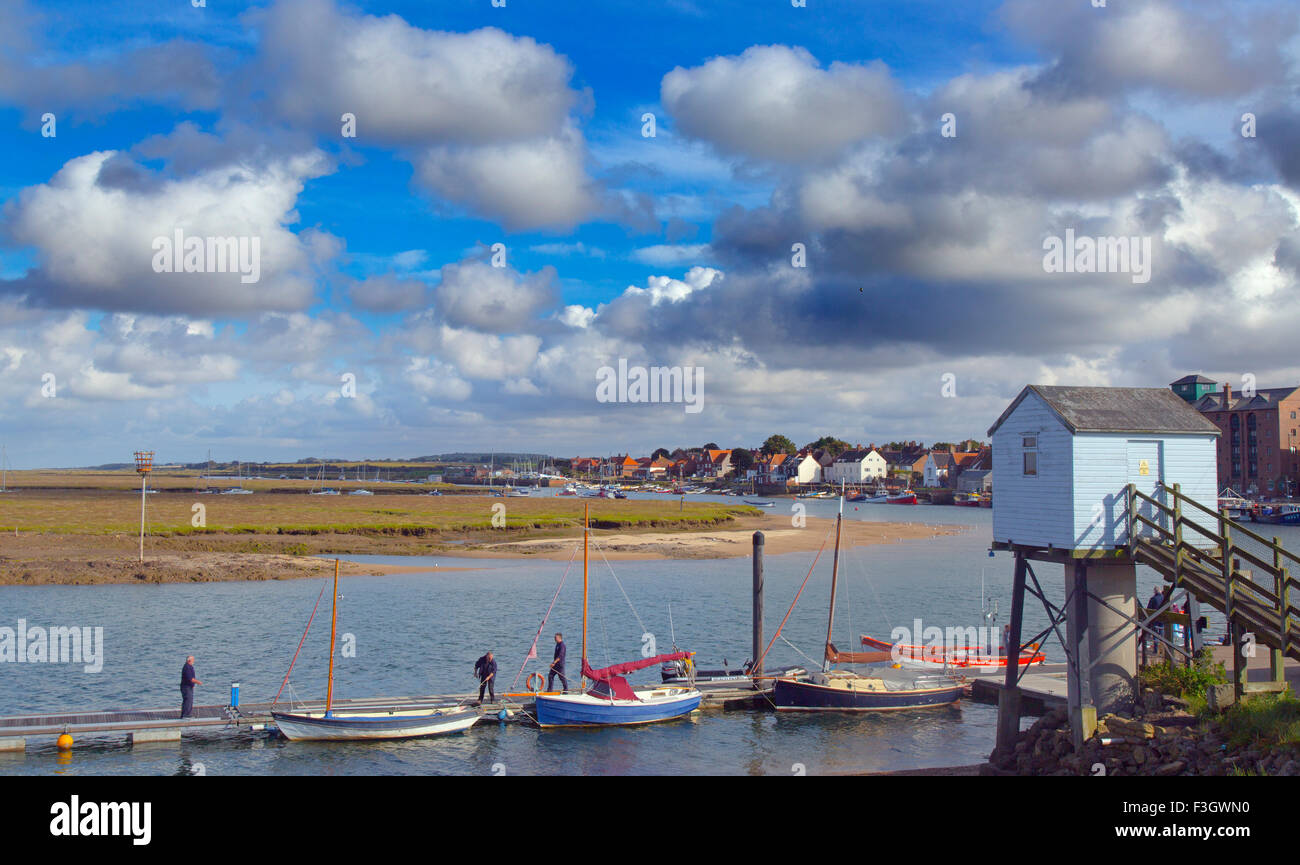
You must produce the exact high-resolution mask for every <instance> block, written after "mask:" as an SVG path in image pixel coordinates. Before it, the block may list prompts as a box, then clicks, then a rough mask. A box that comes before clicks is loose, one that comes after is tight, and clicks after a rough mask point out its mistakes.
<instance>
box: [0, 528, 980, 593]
mask: <svg viewBox="0 0 1300 865" xmlns="http://www.w3.org/2000/svg"><path fill="white" fill-rule="evenodd" d="M834 525H835V521H834V520H833V519H830V518H825V517H808V518H807V520H806V527H804V528H794V527H791V526H790V525H789V522H788V521H787V520H785V519H780V520H773V519H771V516H770V515H762V516H752V517H751V516H743V517H737V518H735V519H734V520H732V521H730V522H729V523H728V524H727V525H726V527H699V526H696V527H691V528H686V529H683V530H681V531H667V530H664V529H662V528H647V529H627V528H622V529H606V530H596V529H593V530H592V533H591V537H592V541H593V545H592V546H593V549H592V553H593V555H594V556H601V555H603V556H604V558H606V559H609V560H610V561H657V560H672V559H696V560H698V559H726V558H739V557H747V556H749V555H750V554H751V550H752V535H753V532H754V531H762V532H763V533H764V536H765V541H766V543H765V550H766V553H767V554H768V555H784V554H787V553H796V552H816V551H817V550H818V549H819V548H823V545H824V549H825V551H826V552H829V551H830V549H831V547H832V546H833V543H834ZM970 528H971V527H970V526H967V525H926V524H923V523H903V522H899V523H883V522H864V521H846V522H844V524H843V531H842V538H841V544H842V545H843V546H846V547H855V546H871V545H875V544H882V543H900V542H903V541H910V540H924V539H927V538H937V537H943V536H951V535H956V534H960V533H961V532H963V531H967V530H969V529H970ZM508 531H509V534H508V536H507V538H501V537H500V536H501V532H500V531H499V530H491V529H488V530H477V531H470V532H446V533H441V534H439V535H434V536H425V537H420V538H412V537H400V536H388V535H384V536H374V535H368V534H350V533H328V534H318V535H306V536H304V535H286V534H279V533H275V532H267V533H255V534H249V533H241V534H224V533H213V534H205V535H200V536H195V535H189V536H170V537H168V536H163V537H153V538H150V537H146V539H145V561H144V562H143V564H142V563H140V562H139V561H138V558H137V550H138V543H139V541H138V539H137V538H135V537H131V536H129V535H125V534H109V535H86V534H65V533H55V532H28V533H20V534H19V535H17V536H9V535H6V536H5V543H4V546H3V548H2V549H3V551H4V554H3V555H0V586H39V585H115V584H116V585H136V584H141V583H145V584H164V583H209V582H258V581H263V580H287V579H310V578H315V577H323V576H328V575H329V574H331V573H333V569H332V567H331V566H330V562H329V559H331V558H338V559H340V560H341V562H342V563H341V567H340V571H339V573H340V575H344V576H375V575H383V574H395V573H424V572H433V571H435V570H436V571H437V572H447V571H469V570H478V569H479V568H477V567H476V566H475V565H474V563H473V560H475V559H520V560H524V559H542V560H548V561H553V560H559V561H564V560H567V559H568V558H569V556H571V555H572V554H573V553H574V549H575V545H576V544H578V543H579V542H580V541H581V537H582V536H581V533H580V532H575V531H573V530H555V531H542V532H536V531H533V532H526V531H525V532H520V531H514V530H508ZM359 555H383V556H438V557H445V558H456V559H463V560H465V565H464V566H447V565H438V566H429V565H413V564H412V565H407V564H398V563H383V564H380V563H373V564H368V563H359V562H355V561H352V560H350V559H349V556H359Z"/></svg>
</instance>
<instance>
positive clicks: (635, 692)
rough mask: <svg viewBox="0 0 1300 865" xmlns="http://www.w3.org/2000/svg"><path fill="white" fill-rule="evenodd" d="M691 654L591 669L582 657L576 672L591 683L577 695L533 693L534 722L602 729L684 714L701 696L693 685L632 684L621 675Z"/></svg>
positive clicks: (689, 710)
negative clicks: (534, 697) (656, 686)
mask: <svg viewBox="0 0 1300 865" xmlns="http://www.w3.org/2000/svg"><path fill="white" fill-rule="evenodd" d="M691 655H692V653H691V652H674V653H672V654H670V655H657V656H655V657H653V658H643V659H641V660H639V661H631V662H629V663H626V664H615V665H613V666H610V667H605V668H603V669H600V670H593V669H592V668H591V667H590V666H589V665H588V664H587V663H586V662H585V661H584V662H583V664H582V674H583V676H585V677H586V678H588V679H591V680H592V685H591V687H590V688H588V689H587V690H586V691H585V692H583V693H578V694H539V695H538V696H537V704H536V711H537V723H538V724H539V725H541V726H543V727H589V726H601V727H605V726H623V725H629V724H650V723H653V722H655V721H667V720H670V719H672V718H680V717H682V716H683V715H689V714H690V713H691V712H694V711H695V710H696V709H698V708H699V707H700V699H701V696H702V695H701V694H700V692H699V691H697V690H696V689H695V688H693V687H678V686H671V685H665V686H662V687H658V688H633V687H632V686H631V685H629V684H628V683H627V679H625V678H623V676H624V675H626V674H627V673H632V672H635V671H637V670H640V669H643V668H645V667H650V666H653V665H655V664H662V663H669V662H672V661H679V660H681V661H684V660H688V659H689V658H690V657H691Z"/></svg>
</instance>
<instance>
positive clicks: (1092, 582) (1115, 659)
mask: <svg viewBox="0 0 1300 865" xmlns="http://www.w3.org/2000/svg"><path fill="white" fill-rule="evenodd" d="M1087 583H1088V589H1089V591H1090V592H1091V593H1092V594H1093V595H1095V596H1096V597H1098V598H1101V599H1102V600H1105V601H1106V604H1109V605H1110V606H1109V607H1108V606H1106V604H1102V603H1100V602H1099V601H1097V600H1094V599H1092V598H1089V600H1088V624H1089V642H1088V650H1089V651H1088V654H1089V657H1091V659H1092V661H1093V664H1094V666H1093V668H1092V682H1091V685H1092V687H1091V691H1092V701H1093V704H1094V705H1095V706H1096V707H1097V711H1098V712H1101V713H1103V714H1105V713H1107V712H1119V711H1127V710H1129V709H1131V708H1132V705H1133V698H1134V695H1135V694H1136V693H1137V638H1136V635H1135V634H1134V626H1133V625H1132V624H1131V623H1130V622H1129V621H1128V620H1127V619H1125V618H1124V616H1123V614H1122V611H1125V610H1131V609H1133V605H1134V602H1135V600H1136V596H1137V567H1136V566H1134V565H1132V564H1122V563H1110V562H1106V563H1101V562H1090V563H1089V564H1088V577H1087ZM1110 607H1114V609H1110Z"/></svg>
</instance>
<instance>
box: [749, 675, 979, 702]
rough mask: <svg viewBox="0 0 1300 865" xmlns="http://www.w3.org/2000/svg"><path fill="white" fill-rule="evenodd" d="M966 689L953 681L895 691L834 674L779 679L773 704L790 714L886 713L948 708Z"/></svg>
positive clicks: (877, 681) (874, 681) (868, 679)
mask: <svg viewBox="0 0 1300 865" xmlns="http://www.w3.org/2000/svg"><path fill="white" fill-rule="evenodd" d="M814 679H815V680H814ZM962 689H963V686H962V684H961V683H960V682H953V681H951V680H948V681H947V682H941V683H935V684H934V686H933V687H928V686H925V685H920V686H918V687H910V688H891V687H888V686H887V685H886V684H885V682H884V680H882V679H878V678H874V677H870V676H859V675H857V674H855V673H838V672H836V671H832V672H831V673H825V674H817V675H815V676H814V677H811V678H810V679H796V678H790V679H777V680H776V683H775V684H774V686H773V688H772V703H773V705H775V706H776V708H777V711H786V712H826V711H833V712H886V711H890V710H894V709H924V708H929V707H931V706H947V705H950V704H952V703H955V702H957V700H958V699H959V698H960V697H961V694H962Z"/></svg>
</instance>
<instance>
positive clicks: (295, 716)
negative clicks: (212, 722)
mask: <svg viewBox="0 0 1300 865" xmlns="http://www.w3.org/2000/svg"><path fill="white" fill-rule="evenodd" d="M321 591H322V592H323V591H324V589H322V590H321ZM338 599H339V562H338V559H335V560H334V600H333V605H332V612H331V614H330V664H329V681H328V684H327V685H326V688H325V709H324V711H317V712H277V711H275V709H274V708H272V710H271V717H272V718H273V719H274V720H275V724H276V726H277V727H279V729H280V732H281V733H282V734H283V735H284V737H285V738H286V739H289V740H290V741H338V742H354V741H362V740H367V739H414V738H418V737H422V736H438V735H442V734H446V733H460V732H464V731H465V730H468V729H469V728H470V727H472V726H474V723H475V722H476V721H478V718H479V714H478V711H477V710H475V709H465V708H462V707H460V706H428V707H410V706H353V707H349V708H347V709H344V710H342V711H335V710H334V641H335V636H336V632H337V630H338V613H339V610H338ZM316 603H317V604H319V603H320V598H319V597H318V598H317V599H316ZM315 617H316V611H315V610H314V609H313V610H312V614H311V619H308V620H307V630H308V631H310V630H311V622H312V619H314V618H315ZM302 638H303V640H306V639H307V633H306V632H305V631H304V632H303V635H302ZM298 648H299V649H301V648H302V642H301V641H300V642H299V643H298ZM297 659H298V655H297V654H296V653H295V654H294V661H296V660H297ZM292 672H293V662H292V661H291V662H290V663H289V673H292ZM289 673H285V676H284V681H285V683H288V681H289ZM280 689H281V691H283V690H284V684H282V685H281V686H280ZM279 698H280V695H279V694H276V700H278V699H279ZM272 705H273V706H274V701H272Z"/></svg>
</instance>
